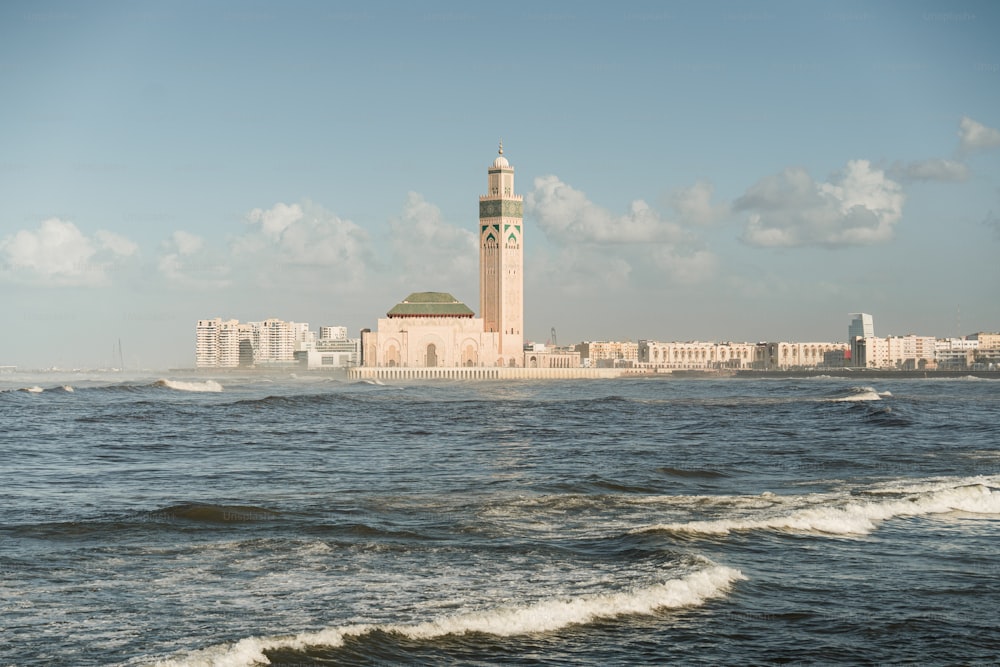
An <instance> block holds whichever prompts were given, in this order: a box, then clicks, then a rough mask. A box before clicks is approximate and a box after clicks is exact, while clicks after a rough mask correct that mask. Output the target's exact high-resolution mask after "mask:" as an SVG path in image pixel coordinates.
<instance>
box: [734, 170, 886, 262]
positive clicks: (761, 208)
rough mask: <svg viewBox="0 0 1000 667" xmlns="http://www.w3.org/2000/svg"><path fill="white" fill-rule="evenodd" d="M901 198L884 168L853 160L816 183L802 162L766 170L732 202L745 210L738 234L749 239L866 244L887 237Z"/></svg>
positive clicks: (768, 243)
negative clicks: (830, 177) (829, 178)
mask: <svg viewBox="0 0 1000 667" xmlns="http://www.w3.org/2000/svg"><path fill="white" fill-rule="evenodd" d="M904 199H905V195H904V194H903V190H902V187H901V186H900V185H899V184H898V183H896V182H895V181H893V180H891V179H889V178H888V177H886V175H885V172H883V171H882V170H880V169H873V168H872V166H871V164H870V163H869V162H868V161H867V160H853V161H851V162H848V163H847V167H846V169H845V171H844V172H843V173H842V174H840V175H838V176H837V177H836V178H835V179H833V180H832V181H831V182H827V183H816V182H815V181H813V180H812V178H811V177H810V176H809V174H808V173H806V171H805V170H804V169H801V168H790V169H786V170H785V171H783V172H782V173H780V174H775V175H773V176H768V177H766V178H764V179H762V180H760V181H759V182H758V183H757V184H756V185H754V186H753V187H751V188H750V189H749V190H747V192H746V194H744V195H743V196H742V197H740V198H739V199H737V200H736V201H735V202H734V205H733V208H734V209H735V210H737V211H747V212H749V213H750V217H749V220H748V222H747V226H746V229H745V231H744V234H743V239H744V240H745V241H746V242H747V243H749V244H751V245H758V246H809V245H815V246H849V245H870V244H874V243H881V242H884V241H887V240H889V239H890V238H892V233H893V226H894V225H895V224H896V223H897V222H899V220H900V218H901V217H902V214H903V201H904Z"/></svg>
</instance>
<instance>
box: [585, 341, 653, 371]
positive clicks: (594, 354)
mask: <svg viewBox="0 0 1000 667" xmlns="http://www.w3.org/2000/svg"><path fill="white" fill-rule="evenodd" d="M576 349H577V350H579V351H580V358H581V359H583V363H584V364H586V365H588V366H609V367H610V366H615V365H619V366H621V365H634V364H635V363H636V362H637V361H639V343H633V342H632V341H630V340H629V341H624V342H621V341H593V340H588V341H584V342H583V343H579V344H577V346H576Z"/></svg>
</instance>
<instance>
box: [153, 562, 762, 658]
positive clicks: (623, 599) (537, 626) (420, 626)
mask: <svg viewBox="0 0 1000 667" xmlns="http://www.w3.org/2000/svg"><path fill="white" fill-rule="evenodd" d="M743 579H746V577H745V576H744V575H743V574H742V573H741V572H740V571H739V570H736V569H733V568H729V567H724V566H721V565H713V566H711V567H708V568H706V569H703V570H699V571H696V572H693V573H691V574H688V575H686V576H683V577H680V578H678V579H670V580H668V581H665V582H662V583H658V584H653V585H651V586H646V587H643V588H637V589H634V590H630V591H621V592H616V593H606V594H602V595H587V596H580V597H575V598H552V599H547V600H541V601H539V602H535V603H532V604H527V605H515V606H508V607H500V608H497V609H488V610H484V611H477V612H468V613H462V614H456V615H454V616H444V617H441V618H438V619H435V620H432V621H426V622H423V623H416V624H412V625H403V624H377V625H376V624H357V625H346V626H339V627H333V628H327V629H325V630H320V631H318V632H306V633H301V634H297V635H293V636H282V637H248V638H246V639H242V640H240V641H238V642H236V643H235V644H224V645H219V646H214V647H209V648H206V649H202V650H199V651H195V652H194V653H191V654H188V655H187V656H183V657H178V658H174V659H170V660H166V661H162V662H157V663H155V664H156V665H159V666H161V667H174V666H176V667H181V666H187V667H202V666H204V667H208V666H221V665H227V666H228V665H232V666H235V665H253V664H269V663H270V661H269V659H268V657H267V656H266V655H265V654H266V652H268V651H276V650H282V649H285V650H293V651H304V650H306V649H308V648H309V647H327V648H337V647H340V646H343V644H344V640H345V638H348V637H364V636H365V635H369V634H372V633H375V632H383V633H394V634H398V635H401V636H404V637H407V638H409V639H414V640H432V639H436V638H439V637H445V636H448V635H464V634H467V633H481V634H487V635H493V636H497V637H511V636H516V635H526V634H533V633H542V632H553V631H556V630H560V629H562V628H565V627H567V626H571V625H581V624H586V623H592V622H595V621H598V620H601V619H610V618H616V617H619V616H625V615H640V614H651V613H653V612H655V611H657V610H660V609H678V608H682V607H693V606H698V605H701V604H704V603H705V602H707V601H708V600H711V599H714V598H718V597H723V596H725V595H726V593H727V592H728V591H729V590H730V588H731V587H732V586H733V584H734V583H735V582H737V581H740V580H743Z"/></svg>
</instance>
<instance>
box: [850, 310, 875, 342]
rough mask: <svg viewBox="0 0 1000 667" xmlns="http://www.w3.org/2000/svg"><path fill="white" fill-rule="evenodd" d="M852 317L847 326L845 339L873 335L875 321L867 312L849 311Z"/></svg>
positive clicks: (851, 339) (870, 336)
mask: <svg viewBox="0 0 1000 667" xmlns="http://www.w3.org/2000/svg"><path fill="white" fill-rule="evenodd" d="M851 315H854V319H853V320H851V324H850V325H849V326H848V327H847V340H848V341H853V340H854V339H855V338H858V337H861V338H872V337H874V336H875V322H874V320H873V319H872V316H871V315H869V314H868V313H851Z"/></svg>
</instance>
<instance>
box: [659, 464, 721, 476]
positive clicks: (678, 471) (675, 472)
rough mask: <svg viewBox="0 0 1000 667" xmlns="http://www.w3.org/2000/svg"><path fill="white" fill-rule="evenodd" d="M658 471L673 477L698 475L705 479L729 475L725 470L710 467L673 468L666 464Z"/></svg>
mask: <svg viewBox="0 0 1000 667" xmlns="http://www.w3.org/2000/svg"><path fill="white" fill-rule="evenodd" d="M657 471H658V472H661V473H663V474H664V475H670V476H671V477H698V478H705V479H714V478H718V477H729V475H727V474H726V473H724V472H719V471H718V470H711V469H708V468H704V469H702V468H692V469H686V468H671V467H670V466H664V467H662V468H657Z"/></svg>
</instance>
